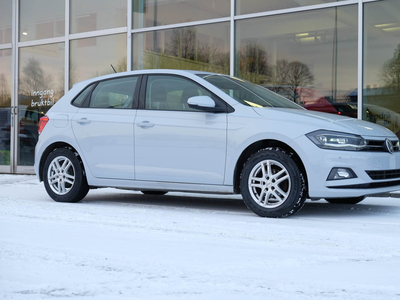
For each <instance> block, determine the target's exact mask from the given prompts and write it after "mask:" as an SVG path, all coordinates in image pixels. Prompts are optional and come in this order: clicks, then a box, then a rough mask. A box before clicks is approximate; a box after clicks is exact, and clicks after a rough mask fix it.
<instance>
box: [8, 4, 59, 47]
mask: <svg viewBox="0 0 400 300" xmlns="http://www.w3.org/2000/svg"><path fill="white" fill-rule="evenodd" d="M16 2H17V1H16ZM0 7H1V8H0V10H2V9H3V6H2V5H1V2H0ZM64 18H65V0H20V1H19V41H20V42H25V41H32V40H40V39H48V38H53V37H59V36H63V35H65V19H64ZM51 54H52V55H54V54H53V53H51Z"/></svg>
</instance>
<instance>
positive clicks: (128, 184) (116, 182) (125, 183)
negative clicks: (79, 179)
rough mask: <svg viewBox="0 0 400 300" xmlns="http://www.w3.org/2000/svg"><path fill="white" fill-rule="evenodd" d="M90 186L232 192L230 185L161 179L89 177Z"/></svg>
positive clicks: (211, 192) (217, 192)
mask: <svg viewBox="0 0 400 300" xmlns="http://www.w3.org/2000/svg"><path fill="white" fill-rule="evenodd" d="M89 185H90V187H91V188H96V187H113V188H119V189H126V190H134V191H145V190H151V191H167V192H192V193H208V194H234V191H233V186H232V185H213V184H191V183H176V182H161V181H136V180H123V179H101V178H91V180H90V183H89Z"/></svg>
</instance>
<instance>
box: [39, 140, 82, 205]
mask: <svg viewBox="0 0 400 300" xmlns="http://www.w3.org/2000/svg"><path fill="white" fill-rule="evenodd" d="M69 162H70V163H69ZM57 163H58V165H60V163H61V164H63V165H64V163H65V164H66V168H65V170H63V169H62V166H63V165H62V166H61V167H60V168H58V167H57V166H56V165H57ZM49 176H50V177H49ZM72 177H73V179H71V178H72ZM49 178H50V180H52V182H50V180H49ZM43 181H44V186H45V188H46V191H47V193H48V194H49V196H50V197H51V198H52V199H53V200H54V201H57V202H78V201H80V200H82V199H83V198H84V197H85V196H86V194H87V193H88V191H89V186H88V183H87V180H86V176H85V173H84V169H83V165H82V162H81V161H80V159H79V157H78V155H77V153H74V152H72V151H71V150H69V149H67V148H58V149H56V150H54V151H53V152H51V153H50V155H49V156H48V157H47V159H46V161H45V163H44V168H43ZM67 181H69V182H72V184H71V183H69V182H67ZM62 187H64V189H62Z"/></svg>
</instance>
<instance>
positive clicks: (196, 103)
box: [188, 96, 215, 110]
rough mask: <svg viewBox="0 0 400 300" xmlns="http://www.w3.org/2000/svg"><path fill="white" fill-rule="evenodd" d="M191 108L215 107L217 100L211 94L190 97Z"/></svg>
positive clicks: (204, 108)
mask: <svg viewBox="0 0 400 300" xmlns="http://www.w3.org/2000/svg"><path fill="white" fill-rule="evenodd" d="M188 105H189V107H190V108H196V109H201V110H206V109H210V108H214V107H215V102H214V100H213V99H211V98H210V97H209V96H195V97H190V98H189V99H188Z"/></svg>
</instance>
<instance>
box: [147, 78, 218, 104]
mask: <svg viewBox="0 0 400 300" xmlns="http://www.w3.org/2000/svg"><path fill="white" fill-rule="evenodd" d="M194 96H209V97H211V93H210V92H208V91H207V90H205V89H204V88H202V87H200V86H199V85H197V84H195V83H194V82H192V81H190V80H187V79H184V78H180V77H176V76H161V75H156V76H149V78H148V81H147V88H146V105H145V108H146V109H160V110H185V111H198V110H196V109H193V108H190V107H189V106H188V104H187V100H188V99H189V98H190V97H194Z"/></svg>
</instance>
